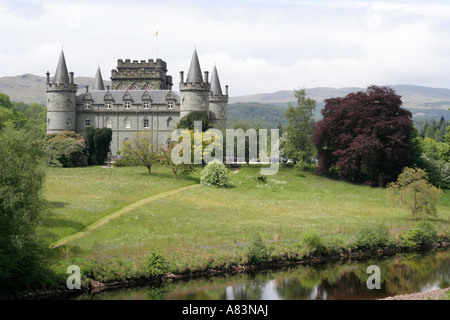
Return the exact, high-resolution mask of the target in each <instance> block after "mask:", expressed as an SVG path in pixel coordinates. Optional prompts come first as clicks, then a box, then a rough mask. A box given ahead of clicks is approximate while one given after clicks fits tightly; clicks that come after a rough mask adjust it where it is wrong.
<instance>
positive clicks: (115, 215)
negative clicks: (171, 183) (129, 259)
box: [50, 184, 200, 248]
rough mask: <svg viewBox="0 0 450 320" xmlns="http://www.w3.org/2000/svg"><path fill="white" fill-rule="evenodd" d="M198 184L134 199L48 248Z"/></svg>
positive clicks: (57, 245) (76, 237) (82, 235)
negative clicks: (137, 199) (132, 201)
mask: <svg viewBox="0 0 450 320" xmlns="http://www.w3.org/2000/svg"><path fill="white" fill-rule="evenodd" d="M199 186H200V185H199V184H194V185H191V186H187V187H181V188H178V189H174V190H170V191H166V192H161V193H158V194H155V195H153V196H150V197H148V198H145V199H142V200H139V201H136V202H134V203H132V204H130V205H128V206H126V207H124V208H122V209H120V210H118V211H116V212H113V213H111V214H109V215H107V216H105V217H103V218H101V219H99V220H97V221H95V222H94V223H92V224H91V225H89V226H87V227H86V228H84V229H83V230H81V231H79V232H77V233H74V234H72V235H70V236H67V237H64V238H62V239H60V240H58V241H56V242H54V243H52V244H50V248H56V247H59V246H62V245H65V244H67V243H69V242H71V241H74V240H76V239H79V238H81V237H84V236H85V235H86V234H88V233H89V232H91V231H92V230H95V229H97V228H100V227H102V226H104V225H105V224H107V223H108V222H110V221H111V220H113V219H116V218H118V217H120V216H121V215H123V214H125V213H128V212H130V211H131V210H134V209H136V208H138V207H140V206H143V205H145V204H148V203H150V202H152V201H155V200H159V199H161V198H164V197H167V196H171V195H173V194H176V193H178V192H182V191H185V190H189V189H192V188H197V187H199Z"/></svg>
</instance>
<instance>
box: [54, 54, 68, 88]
mask: <svg viewBox="0 0 450 320" xmlns="http://www.w3.org/2000/svg"><path fill="white" fill-rule="evenodd" d="M53 83H61V84H69V72H68V71H67V65H66V59H65V58H64V51H62V50H61V55H60V56H59V61H58V66H57V67H56V72H55V78H54V79H53Z"/></svg>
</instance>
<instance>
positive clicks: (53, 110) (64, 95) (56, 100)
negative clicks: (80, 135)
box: [47, 51, 77, 133]
mask: <svg viewBox="0 0 450 320" xmlns="http://www.w3.org/2000/svg"><path fill="white" fill-rule="evenodd" d="M76 92H77V85H76V84H74V82H73V72H70V73H69V72H67V65H66V59H65V58H64V52H63V51H61V55H60V56H59V61H58V66H57V68H56V72H55V77H54V79H53V82H50V73H49V72H48V71H47V133H55V132H60V131H64V130H70V131H75V130H76V118H75V105H76V100H75V99H76Z"/></svg>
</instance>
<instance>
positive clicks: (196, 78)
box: [187, 49, 203, 83]
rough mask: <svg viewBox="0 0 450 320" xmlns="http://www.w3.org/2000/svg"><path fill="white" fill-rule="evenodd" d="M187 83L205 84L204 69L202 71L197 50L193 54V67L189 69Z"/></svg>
mask: <svg viewBox="0 0 450 320" xmlns="http://www.w3.org/2000/svg"><path fill="white" fill-rule="evenodd" d="M187 82H199V83H200V82H203V77H202V69H200V63H199V62H198V56H197V50H196V49H194V53H193V54H192V60H191V66H190V67H189V73H188V76H187Z"/></svg>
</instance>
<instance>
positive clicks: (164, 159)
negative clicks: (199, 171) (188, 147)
mask: <svg viewBox="0 0 450 320" xmlns="http://www.w3.org/2000/svg"><path fill="white" fill-rule="evenodd" d="M174 147H175V144H174V143H173V142H172V141H171V142H170V143H169V145H168V146H167V148H163V147H160V151H161V164H162V165H164V166H166V167H169V168H170V169H171V170H172V172H173V174H174V175H175V177H177V178H178V177H179V176H186V175H189V174H191V173H192V172H193V171H195V169H196V166H195V165H194V164H189V163H180V164H176V163H174V162H173V161H172V150H173V148H174ZM180 152H182V151H180ZM181 156H183V155H182V154H180V157H181Z"/></svg>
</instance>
